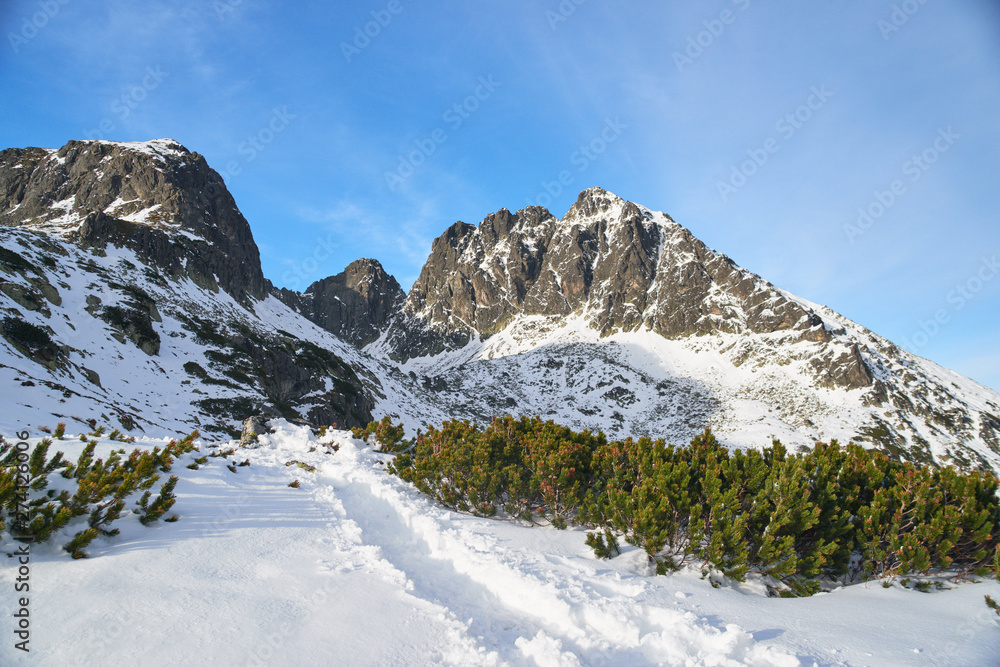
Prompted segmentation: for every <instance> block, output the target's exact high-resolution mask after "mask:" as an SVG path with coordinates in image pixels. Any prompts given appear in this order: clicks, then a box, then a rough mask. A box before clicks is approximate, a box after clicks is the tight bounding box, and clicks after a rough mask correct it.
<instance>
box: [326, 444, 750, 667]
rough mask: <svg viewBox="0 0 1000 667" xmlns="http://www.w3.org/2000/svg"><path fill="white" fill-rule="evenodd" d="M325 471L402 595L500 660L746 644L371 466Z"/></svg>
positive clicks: (620, 656)
mask: <svg viewBox="0 0 1000 667" xmlns="http://www.w3.org/2000/svg"><path fill="white" fill-rule="evenodd" d="M324 474H325V475H329V477H330V479H329V481H330V482H332V484H333V488H334V489H335V491H334V493H335V496H336V499H337V500H338V501H339V504H340V505H341V506H342V508H343V511H344V512H345V515H346V516H345V518H348V519H349V520H351V521H353V522H355V523H356V525H357V526H358V527H359V528H360V531H361V535H360V539H361V541H362V543H363V544H364V546H365V548H369V547H376V548H377V549H378V551H379V553H380V555H381V557H382V558H384V559H385V561H387V563H388V564H389V565H391V566H392V568H394V569H395V570H397V571H398V572H399V573H401V574H402V575H403V576H404V577H405V578H406V580H407V581H408V582H409V588H408V592H409V593H410V594H412V595H414V596H416V597H419V598H421V599H423V600H425V601H427V602H429V603H432V604H434V605H438V606H439V607H441V608H443V609H444V610H446V613H447V614H449V615H450V616H451V617H452V618H453V619H454V620H456V621H457V622H459V623H463V624H466V626H467V627H468V634H469V638H470V639H472V640H473V641H475V642H476V643H477V645H478V646H479V647H480V648H482V649H484V650H485V651H486V652H488V653H495V654H496V655H497V656H498V657H499V658H500V659H501V660H503V661H505V662H512V663H515V664H525V663H526V662H527V663H528V664H531V662H532V659H534V661H535V662H537V661H538V660H537V658H538V657H540V656H544V658H545V660H546V661H548V662H551V664H563V665H579V664H581V662H582V663H583V664H588V665H607V664H621V663H622V661H624V662H626V663H630V664H645V663H648V662H649V661H650V660H651V659H652V660H653V661H657V658H659V659H662V657H663V656H664V655H669V654H671V653H674V652H676V653H677V654H678V657H680V656H682V655H691V654H694V655H698V654H699V653H702V652H703V651H709V652H711V653H716V654H718V652H719V651H718V649H719V647H720V643H721V645H722V646H724V647H725V648H724V649H723V651H722V652H721V653H722V654H723V655H725V654H726V653H732V654H735V655H740V656H742V657H744V658H749V657H751V655H752V654H753V653H755V651H754V650H753V649H754V648H755V647H753V646H752V645H753V641H752V638H751V637H750V636H749V635H747V634H746V633H744V632H742V631H739V630H737V629H734V630H733V631H730V630H729V629H728V628H716V627H713V626H712V624H711V623H710V622H709V621H708V620H706V619H699V618H697V617H695V616H694V615H692V614H685V613H683V612H681V611H679V610H677V609H669V608H664V607H661V606H658V605H649V604H648V603H643V601H642V600H641V599H637V598H636V597H635V594H637V593H641V592H642V590H643V586H641V585H625V584H623V582H620V581H615V579H614V578H613V577H611V576H609V577H607V578H606V579H605V577H603V576H602V575H600V574H599V573H596V572H589V576H588V574H585V573H583V572H582V571H581V568H580V566H579V565H578V564H574V563H569V562H566V563H560V562H558V561H559V560H566V559H553V558H550V557H547V556H546V555H545V554H537V555H536V556H535V557H533V558H530V557H528V556H527V555H526V554H525V553H524V552H523V551H519V552H517V553H513V552H511V551H510V550H509V549H508V548H507V547H505V546H504V545H503V544H501V543H500V540H498V539H496V537H494V536H490V535H484V534H483V533H482V532H481V531H475V530H473V529H472V526H471V525H470V526H469V527H467V528H466V527H463V526H461V525H460V523H457V522H456V523H453V522H452V520H451V515H450V514H449V513H448V512H447V511H445V510H442V509H441V508H430V507H429V503H427V502H426V501H425V500H424V499H421V498H414V497H413V496H412V494H411V493H409V492H407V491H406V490H403V489H400V488H398V485H397V484H396V482H395V481H393V480H394V478H388V477H386V476H385V475H384V473H382V472H381V471H380V470H378V469H376V468H369V469H367V470H366V469H364V468H363V467H360V466H350V465H348V466H343V465H340V462H336V463H334V465H332V466H329V467H326V468H325V470H324ZM428 509H430V511H428ZM393 574H395V573H393ZM640 597H641V596H640ZM720 640H721V642H720ZM761 648H762V647H761ZM766 652H767V651H766V650H764V649H763V648H762V655H760V656H759V657H761V658H763V657H765V656H764V655H763V653H766ZM654 656H655V657H654ZM717 657H722V656H717ZM754 657H757V656H754ZM548 662H546V664H548ZM755 662H756V661H755V660H751V661H750V662H748V663H747V664H754V663H755ZM764 663H766V664H770V661H769V660H765V661H762V664H764ZM714 664H736V663H728V662H727V661H726V660H725V658H723V661H722V662H715V663H714Z"/></svg>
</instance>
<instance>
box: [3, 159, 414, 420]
mask: <svg viewBox="0 0 1000 667" xmlns="http://www.w3.org/2000/svg"><path fill="white" fill-rule="evenodd" d="M0 246H2V247H0V293H2V296H0V314H2V316H3V327H2V330H0V334H2V339H0V352H2V353H3V354H0V377H3V378H4V382H5V383H6V384H7V386H8V387H31V388H32V389H30V390H27V389H20V390H18V391H14V390H13V389H11V391H12V392H13V394H12V395H11V396H10V401H9V403H8V404H9V406H11V407H12V408H13V407H15V406H20V407H19V409H23V410H24V411H25V414H28V413H30V412H31V411H32V409H34V408H35V406H38V407H41V406H45V407H41V409H42V410H43V412H46V411H47V412H48V413H49V414H51V415H53V416H55V417H56V418H58V419H64V420H69V419H72V418H73V417H79V418H90V417H91V416H92V415H93V416H97V415H101V416H102V417H103V418H104V419H107V420H111V419H117V421H118V422H119V423H120V424H121V425H122V426H123V427H125V428H127V429H149V428H151V427H152V428H154V429H157V428H159V429H166V430H168V431H176V430H178V429H180V428H184V427H185V426H198V427H199V428H201V429H202V430H205V431H216V432H219V431H221V432H230V431H231V430H232V429H233V428H234V427H235V426H236V424H238V423H239V422H240V421H242V420H243V419H245V418H246V417H248V416H249V415H251V414H256V413H265V414H271V415H280V416H283V417H286V418H289V419H294V420H305V421H309V422H311V423H314V424H333V423H337V424H339V425H341V426H355V425H361V424H365V423H367V422H368V421H369V420H370V419H371V418H372V409H373V407H374V400H375V399H374V398H373V393H372V392H373V390H374V391H378V380H377V379H376V378H375V377H374V376H373V375H371V373H370V372H367V371H365V370H364V368H363V366H362V364H360V363H359V361H358V360H359V357H358V355H357V352H356V351H355V350H354V349H353V348H352V347H350V346H349V345H346V344H344V343H342V342H340V341H339V340H338V339H336V338H335V337H333V336H331V335H329V334H325V333H324V332H323V331H321V330H320V329H318V328H317V327H314V326H312V325H311V324H309V323H308V322H305V321H304V320H303V319H302V318H301V317H300V316H298V315H296V314H295V313H294V312H292V311H291V310H289V309H288V308H287V307H286V306H284V305H283V304H281V303H279V302H278V301H277V300H276V299H274V298H273V297H272V296H270V290H271V286H270V283H268V281H266V280H265V279H264V276H263V273H262V271H261V267H260V258H259V254H258V251H257V246H256V244H255V243H254V240H253V236H252V235H251V233H250V227H249V225H248V224H247V222H246V220H245V219H244V218H243V216H242V214H240V212H239V210H238V209H237V208H236V204H235V202H234V201H233V199H232V197H231V196H230V194H229V192H228V191H227V190H226V188H225V185H224V183H223V182H222V179H221V178H220V177H219V175H218V174H217V173H216V172H215V171H213V170H212V169H211V168H209V167H208V165H207V164H206V163H205V160H204V158H202V157H201V156H200V155H198V154H196V153H190V152H188V151H187V150H186V149H185V148H183V147H182V146H180V145H179V144H177V143H176V142H173V141H170V140H158V141H152V142H148V143H141V144H119V143H112V142H78V141H73V142H70V143H69V144H67V145H66V146H64V147H63V148H61V149H59V150H58V151H54V150H46V149H40V148H28V149H10V150H5V151H2V152H0ZM390 280H391V279H390ZM397 289H398V286H397ZM230 297H231V298H230ZM373 298H375V297H373ZM389 307H391V304H386V305H385V308H389ZM351 317H361V318H363V317H365V315H364V314H361V313H349V314H348V315H347V319H348V320H350V318H351ZM345 356H346V357H348V358H349V361H345V359H344V357H345ZM356 369H357V370H356ZM358 372H367V373H368V374H367V376H366V378H365V381H362V380H361V379H360V378H359V377H358ZM46 421H51V419H47V420H46Z"/></svg>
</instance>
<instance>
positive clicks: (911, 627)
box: [0, 423, 1000, 666]
mask: <svg viewBox="0 0 1000 667" xmlns="http://www.w3.org/2000/svg"><path fill="white" fill-rule="evenodd" d="M157 444H160V445H162V442H160V441H146V442H138V443H136V446H144V447H152V446H153V445H157ZM334 444H335V445H338V446H339V451H337V452H336V453H330V449H329V447H328V445H334ZM58 445H59V448H60V449H62V450H64V451H66V452H67V454H68V455H69V456H70V458H74V457H75V455H76V453H78V451H79V449H80V447H82V445H83V443H81V442H79V441H72V440H67V441H62V442H60V443H58ZM111 446H112V445H111V443H103V444H102V447H104V452H105V454H106V452H107V450H108V449H110V448H111ZM114 446H116V447H119V446H121V445H120V443H114ZM201 448H202V452H207V451H208V449H209V445H208V444H202V445H201ZM310 450H312V451H310ZM191 457H192V455H187V456H185V457H183V458H182V459H181V460H179V461H178V463H177V464H175V465H174V470H173V472H174V473H175V474H177V475H179V476H180V477H181V481H180V483H179V484H178V486H177V489H176V493H177V496H178V500H177V504H176V505H175V506H174V508H173V510H172V512H176V513H177V514H179V515H180V517H181V518H180V520H179V521H177V522H175V523H163V522H160V523H158V524H155V525H154V526H152V527H144V526H141V525H140V524H139V522H138V521H137V520H136V519H135V517H125V518H124V519H122V520H121V521H120V522H119V523H118V524H116V525H119V526H120V527H121V529H122V534H121V535H120V536H118V537H116V538H113V539H111V540H105V541H98V542H95V543H94V544H93V545H91V547H89V548H88V549H87V551H88V552H89V553H90V555H91V558H89V559H86V560H78V561H73V560H70V559H69V557H68V556H67V555H66V554H64V553H61V552H59V551H58V550H57V549H56V548H55V547H51V546H34V547H32V549H31V563H30V568H31V571H30V584H31V590H30V610H31V643H30V647H31V653H30V654H24V653H22V652H20V651H17V650H15V649H14V648H13V644H14V640H13V639H12V635H11V630H10V625H11V623H10V616H9V613H10V612H9V611H8V610H7V609H6V607H8V606H9V605H10V601H11V600H12V598H13V597H14V595H13V593H12V591H13V590H14V578H15V576H17V575H16V572H15V568H14V567H12V566H10V565H8V563H10V562H12V561H7V559H3V560H4V561H7V562H4V563H3V567H2V568H0V590H2V591H3V595H2V596H0V600H3V602H4V605H3V606H4V607H5V609H4V610H3V615H4V617H6V618H7V619H8V620H7V621H5V622H4V627H3V632H2V635H0V636H2V639H0V641H2V644H0V664H3V665H11V664H17V665H21V664H25V665H27V664H31V665H59V666H66V665H231V664H239V665H243V664H246V665H265V664H267V665H315V664H331V665H375V664H377V665H425V664H458V665H491V664H498V665H499V664H513V665H640V664H668V665H675V664H676V665H745V664H747V665H797V664H803V665H812V664H819V665H922V664H943V665H970V666H972V665H976V666H983V665H996V664H1000V620H998V619H997V617H996V616H995V615H993V613H992V612H990V611H989V610H988V609H987V608H986V606H985V605H984V603H983V595H984V594H991V595H992V596H993V597H994V598H998V599H1000V584H997V583H996V582H983V583H980V584H976V585H963V586H960V587H958V588H956V589H954V590H949V591H944V592H937V593H931V594H924V593H918V592H915V591H911V590H905V589H902V588H900V587H898V586H895V587H892V588H889V589H884V588H883V587H882V586H881V585H879V584H873V585H870V586H864V585H859V586H852V587H849V588H845V589H839V590H837V591H834V592H833V593H828V594H822V595H817V596H814V597H811V598H804V599H773V598H767V597H765V596H764V595H763V594H762V593H761V591H760V590H759V589H757V588H756V587H754V586H753V585H746V586H738V587H732V586H723V587H722V588H718V589H716V588H713V587H712V586H711V585H710V584H709V582H707V581H704V580H702V579H700V578H699V576H698V575H697V573H692V572H687V573H682V574H678V575H673V576H667V577H663V576H659V577H658V576H650V574H649V573H648V571H647V569H646V564H645V556H644V554H642V553H641V552H639V551H636V550H631V551H627V552H626V553H625V554H623V555H622V556H620V557H618V558H616V559H614V560H612V561H599V560H596V559H595V558H594V557H593V555H592V553H591V552H590V550H589V549H588V548H587V547H586V546H585V545H584V533H583V532H582V531H577V530H568V531H557V530H553V529H547V528H527V527H523V526H518V525H514V524H512V523H505V522H499V521H491V520H486V519H477V518H473V517H469V516H464V515H459V514H455V513H453V512H449V511H446V510H444V509H442V508H440V507H439V506H436V505H435V504H434V503H433V502H431V501H429V500H428V499H426V498H425V497H423V496H421V495H420V494H418V493H417V492H415V491H414V490H412V489H411V488H410V487H409V486H408V485H406V484H405V483H404V482H402V481H401V480H399V479H397V478H395V477H392V476H390V475H388V474H387V473H386V472H385V471H384V464H385V461H387V460H388V457H387V456H386V455H382V454H378V453H375V452H373V451H371V449H370V448H368V447H367V446H365V445H363V444H362V443H359V442H357V441H355V440H352V439H351V438H350V437H349V436H348V434H346V433H342V432H338V433H335V434H333V435H332V436H327V437H326V438H325V439H323V440H320V439H317V438H316V437H314V436H312V435H311V434H310V433H309V432H308V431H307V430H306V429H302V428H300V427H295V426H290V425H287V424H283V423H282V425H281V426H280V428H279V430H278V432H277V433H276V434H275V435H273V436H268V437H267V438H265V439H264V444H263V446H261V447H260V448H258V449H254V450H238V451H237V453H236V455H235V456H232V457H230V459H229V460H230V462H232V461H234V460H237V459H238V461H243V460H244V459H246V458H249V460H250V462H251V465H250V466H248V467H239V468H237V471H238V472H237V473H236V474H234V473H232V472H230V470H229V469H227V468H226V467H225V465H224V464H223V460H222V459H218V458H212V459H210V460H209V463H208V464H207V465H205V466H203V467H202V468H201V469H200V470H197V471H192V470H188V469H186V468H185V467H184V466H185V465H186V464H187V463H188V462H189V461H188V460H187V459H188V458H191ZM292 460H298V461H303V462H305V463H308V464H311V465H314V466H316V467H317V471H316V472H314V473H310V472H307V471H306V470H304V469H302V468H300V467H298V466H295V465H292V466H286V465H285V464H286V463H287V462H289V461H292ZM293 479H298V480H299V481H300V483H301V487H300V488H298V489H295V488H290V487H289V486H288V483H289V482H291V481H292V480H293ZM64 541H65V540H60V541H59V543H60V544H61V543H62V542H64ZM0 548H2V550H3V551H4V552H10V551H13V549H14V545H13V543H11V542H9V541H8V542H6V543H4V544H3V545H2V547H0ZM19 595H20V594H19Z"/></svg>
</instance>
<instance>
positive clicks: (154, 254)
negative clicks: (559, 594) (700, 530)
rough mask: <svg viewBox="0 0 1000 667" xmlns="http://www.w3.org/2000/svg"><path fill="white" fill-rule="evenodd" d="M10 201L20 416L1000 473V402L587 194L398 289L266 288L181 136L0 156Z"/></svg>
mask: <svg viewBox="0 0 1000 667" xmlns="http://www.w3.org/2000/svg"><path fill="white" fill-rule="evenodd" d="M0 186H2V188H3V189H2V190H0V242H2V245H3V247H4V249H5V250H4V255H3V258H2V259H3V260H4V261H3V262H2V266H0V272H2V275H0V292H2V294H3V297H2V299H3V300H2V301H0V309H2V310H3V315H4V317H5V319H4V323H5V324H4V330H3V334H4V336H3V340H2V346H3V355H2V359H0V377H2V378H3V379H4V380H5V381H6V382H7V383H8V385H9V386H10V387H14V386H26V387H35V389H31V390H30V392H29V393H28V394H27V395H28V396H29V398H28V399H24V398H18V399H17V401H16V404H17V405H19V406H21V407H22V408H24V409H25V410H29V411H31V410H33V411H34V412H33V413H32V414H39V415H42V414H51V415H56V416H58V417H60V418H64V417H67V415H69V416H78V417H85V416H86V415H83V414H82V413H83V412H86V410H91V411H95V410H96V411H97V413H103V415H104V416H105V417H108V416H109V415H112V416H114V415H117V417H116V418H117V419H118V420H119V421H120V422H121V423H122V425H123V427H125V428H140V429H141V428H170V429H171V430H177V429H178V428H179V425H180V424H181V423H185V419H187V423H194V424H195V425H198V426H199V427H201V428H207V429H214V430H216V431H225V432H231V431H232V429H233V428H234V426H235V423H236V422H238V420H240V419H242V418H243V417H246V416H250V414H253V413H256V412H264V413H266V414H271V415H276V416H277V415H280V416H284V417H287V418H290V419H296V420H299V421H302V422H307V423H312V424H314V425H320V424H327V423H332V422H336V423H339V424H340V425H342V426H343V425H355V424H360V423H364V422H365V421H366V420H368V419H370V418H371V417H373V416H375V415H381V414H388V415H390V416H392V417H393V418H394V419H399V420H401V421H402V422H403V423H404V424H405V425H406V426H407V428H408V429H410V430H415V429H417V428H420V427H422V426H424V425H426V424H427V423H429V422H435V421H440V420H442V419H455V418H457V419H473V420H479V421H482V420H488V419H490V418H491V417H492V416H496V415H500V414H516V415H520V414H532V415H536V414H537V415H541V416H543V417H547V418H553V419H557V420H560V421H563V422H565V423H566V424H567V425H569V426H572V427H574V428H578V429H582V428H591V429H594V430H598V429H599V430H604V431H605V432H607V433H608V434H609V436H612V437H624V436H627V435H658V436H663V437H668V438H671V439H674V440H675V441H685V440H687V439H689V438H690V437H691V435H693V434H694V433H697V432H699V431H701V430H703V429H704V428H706V427H709V428H712V429H713V430H714V431H715V432H716V433H717V435H718V436H719V437H720V439H721V440H722V441H724V442H727V443H728V444H731V445H733V446H764V445H767V444H769V442H770V438H772V437H780V438H781V439H782V440H783V441H784V442H786V444H789V445H790V446H808V445H809V444H811V442H815V441H817V440H830V439H833V438H837V439H841V440H842V441H846V440H854V441H859V442H864V443H867V444H869V446H875V447H879V448H882V449H885V450H886V451H888V452H890V453H892V454H893V455H896V456H900V457H903V458H909V459H911V460H917V461H922V462H928V463H930V462H935V463H954V464H956V465H959V466H961V467H965V468H970V467H986V468H992V469H994V470H1000V419H998V418H997V416H996V415H998V414H1000V406H998V404H1000V394H997V393H996V392H993V391H992V390H989V389H987V388H984V387H981V386H979V385H977V384H975V383H972V381H969V380H967V379H966V378H962V377H961V376H959V375H957V374H954V373H952V372H950V371H946V369H942V368H941V367H939V366H937V365H936V364H933V363H932V362H927V361H926V360H921V359H920V358H918V357H915V356H913V355H910V354H909V353H907V352H905V351H903V350H901V349H899V348H898V347H897V346H895V345H894V344H893V343H891V342H890V341H888V340H886V339H884V338H881V337H879V336H877V335H876V334H874V333H872V332H870V331H868V330H867V329H865V328H864V327H861V326H860V325H857V324H856V323H853V322H851V321H850V320H849V319H847V318H845V317H843V316H841V315H839V314H837V313H835V312H834V311H832V310H829V309H827V308H825V307H820V306H816V305H815V304H812V303H810V302H808V301H805V300H804V299H800V298H798V297H796V296H794V295H792V294H790V293H788V292H786V291H784V290H782V289H780V288H778V287H775V286H774V285H772V284H771V283H770V282H768V281H766V280H765V279H763V278H761V277H760V276H757V275H756V274H753V273H751V272H750V271H747V270H745V269H743V268H741V267H739V266H738V265H737V264H736V263H735V262H733V261H732V260H731V259H730V258H729V257H727V256H726V255H724V254H722V253H720V252H717V251H715V250H712V249H710V248H708V247H707V246H705V245H704V244H703V243H702V242H701V241H699V240H698V239H697V238H695V237H694V236H693V235H692V234H691V233H690V231H688V230H687V229H685V228H684V227H682V226H681V225H680V224H678V223H677V222H675V221H674V220H673V219H672V218H671V217H670V216H669V215H667V214H665V213H660V212H655V211H652V210H650V209H648V208H645V207H643V206H640V205H638V204H634V203H631V202H627V201H625V200H623V199H621V198H619V197H617V196H616V195H614V194H612V193H609V192H607V191H605V190H603V189H601V188H589V189H587V190H584V191H583V192H582V193H581V194H580V196H579V198H578V199H577V202H576V203H574V205H573V206H572V207H571V208H570V210H569V211H567V213H566V214H565V215H564V216H563V217H562V218H558V219H557V218H556V217H555V216H553V215H552V214H551V213H550V212H549V211H547V210H546V209H544V208H540V207H528V208H524V209H521V210H519V211H517V212H516V213H512V212H510V211H509V210H508V209H505V208H502V209H500V210H498V211H496V212H495V213H491V214H490V215H488V216H486V218H484V220H483V221H482V222H481V223H480V224H479V225H471V224H467V223H464V222H456V223H454V224H452V225H450V226H449V227H447V228H446V229H445V230H444V232H443V233H442V234H441V235H440V236H439V237H438V239H436V240H435V241H434V243H433V245H432V249H431V253H430V256H429V257H428V260H427V262H426V263H425V265H424V267H423V269H422V271H421V274H420V276H419V277H418V279H417V281H416V282H415V283H414V285H413V286H412V287H411V289H410V291H409V293H405V294H404V293H403V291H402V289H401V288H400V287H399V284H398V282H396V280H395V279H394V278H393V277H392V276H390V275H389V274H388V273H387V272H386V271H385V270H384V268H383V267H382V266H381V264H379V263H378V262H377V261H376V260H372V259H364V260H358V261H356V262H352V263H351V264H350V265H348V266H347V267H346V268H345V269H344V271H342V272H341V273H339V274H336V275H334V276H330V277H328V278H324V279H322V280H319V281H316V282H315V283H313V285H311V286H309V287H308V288H307V289H306V290H305V291H304V292H302V293H298V292H294V291H292V290H287V289H278V288H275V287H274V286H273V285H272V284H271V283H270V282H269V281H268V280H267V279H266V278H265V277H264V275H263V272H262V270H261V269H260V259H259V252H258V251H257V247H256V244H255V243H254V242H253V237H252V233H251V230H250V225H249V223H248V222H247V221H246V219H245V218H244V217H243V216H242V214H241V213H240V212H239V209H238V208H237V207H236V204H235V201H233V200H232V197H231V195H230V194H229V193H228V191H227V190H226V189H225V184H224V183H223V182H222V180H221V178H220V177H219V176H218V174H217V173H216V172H215V171H214V170H212V169H211V167H209V166H208V165H207V163H206V162H205V161H204V158H202V157H201V156H200V155H198V154H197V153H191V152H190V151H188V150H187V149H186V148H184V147H183V146H182V145H180V144H178V143H177V142H174V141H172V140H154V141H152V142H141V143H134V144H119V143H114V142H69V143H68V144H67V145H66V146H64V147H63V148H61V149H58V150H50V149H8V150H5V151H0ZM19 323H20V324H19ZM26 327H27V328H26ZM98 366H100V368H98ZM125 368H129V369H132V372H133V373H134V375H135V381H136V382H139V381H140V380H141V382H145V383H154V382H155V383H160V384H161V385H162V387H161V390H157V391H152V390H148V389H146V388H143V389H142V390H139V389H136V388H135V386H134V384H133V383H132V382H130V378H129V377H128V373H127V372H125V370H124V369H125ZM26 383H27V384H26ZM32 396H35V397H36V398H30V397H32ZM83 396H88V398H86V399H85V400H84V399H83V398H81V397H83ZM136 396H142V397H144V398H142V400H141V401H137V400H135V397H136ZM60 402H63V403H69V404H72V405H73V406H78V407H74V408H73V410H75V411H76V412H75V413H73V412H67V409H66V408H65V407H60ZM142 402H145V403H146V405H145V407H144V406H143V405H141V403H142ZM158 403H160V404H161V405H159V407H157V404H158ZM172 403H176V405H174V406H173V407H168V406H167V404H172ZM12 404H14V403H12ZM36 404H37V405H36ZM37 406H43V407H37ZM87 406H89V407H87ZM122 406H126V407H124V408H123V407H122ZM185 411H187V412H188V413H189V414H188V413H186V412H185ZM165 412H170V413H171V414H172V415H173V416H172V417H171V418H170V419H161V418H160V417H156V416H155V415H156V414H157V413H165ZM38 421H40V422H44V421H51V419H42V417H41V416H39V419H38ZM157 424H159V426H157ZM168 425H169V426H168ZM8 426H11V425H10V424H8Z"/></svg>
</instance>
